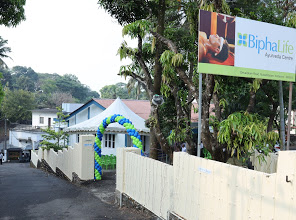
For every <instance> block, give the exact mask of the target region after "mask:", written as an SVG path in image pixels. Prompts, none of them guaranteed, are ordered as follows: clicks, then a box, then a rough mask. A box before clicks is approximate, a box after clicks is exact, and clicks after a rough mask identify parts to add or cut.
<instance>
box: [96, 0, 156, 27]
mask: <svg viewBox="0 0 296 220" xmlns="http://www.w3.org/2000/svg"><path fill="white" fill-rule="evenodd" d="M98 4H99V5H100V6H101V7H103V8H104V9H105V10H106V11H107V12H108V13H109V14H110V15H111V16H112V17H114V18H116V19H117V21H118V23H119V24H121V25H125V24H130V23H132V22H135V21H137V20H141V19H145V18H147V16H148V15H149V13H150V11H151V9H152V8H154V7H155V5H154V7H153V6H152V4H153V2H151V1H148V0H118V1H113V0H99V1H98Z"/></svg>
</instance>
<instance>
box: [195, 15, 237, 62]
mask: <svg viewBox="0 0 296 220" xmlns="http://www.w3.org/2000/svg"><path fill="white" fill-rule="evenodd" d="M234 44H235V17H232V16H228V15H223V14H219V13H216V12H208V11H202V10H201V11H200V27H199V41H198V58H199V62H201V63H212V64H220V65H228V66H234Z"/></svg>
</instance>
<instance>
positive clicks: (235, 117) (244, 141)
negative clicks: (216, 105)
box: [218, 112, 279, 162]
mask: <svg viewBox="0 0 296 220" xmlns="http://www.w3.org/2000/svg"><path fill="white" fill-rule="evenodd" d="M267 125H268V120H266V119H265V118H261V117H260V116H259V115H256V114H249V113H248V112H236V113H233V114H231V115H229V116H228V117H227V119H225V120H223V121H222V122H221V123H219V125H218V126H219V133H218V141H219V143H221V144H226V146H227V150H228V151H230V152H231V153H230V156H231V157H232V156H233V155H234V153H236V154H237V158H240V157H242V158H243V162H246V160H247V159H248V158H249V156H250V155H251V154H253V153H254V151H255V150H258V151H259V152H262V153H264V155H267V154H268V153H269V152H271V151H272V150H273V146H274V145H275V144H276V141H277V140H278V138H279V135H278V133H276V132H273V131H271V132H268V131H267Z"/></svg>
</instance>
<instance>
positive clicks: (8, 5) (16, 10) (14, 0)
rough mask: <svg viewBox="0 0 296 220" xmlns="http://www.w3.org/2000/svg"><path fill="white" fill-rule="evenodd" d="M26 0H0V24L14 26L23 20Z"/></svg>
mask: <svg viewBox="0 0 296 220" xmlns="http://www.w3.org/2000/svg"><path fill="white" fill-rule="evenodd" d="M25 4H26V0H0V25H5V26H7V27H11V26H16V25H18V24H19V23H20V22H21V21H23V20H25V19H26V17H25V10H24V6H25Z"/></svg>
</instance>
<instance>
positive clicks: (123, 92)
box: [100, 81, 146, 99]
mask: <svg viewBox="0 0 296 220" xmlns="http://www.w3.org/2000/svg"><path fill="white" fill-rule="evenodd" d="M136 82H137V81H136ZM134 84H135V82H133V85H134ZM128 85H130V84H128ZM128 85H127V84H125V83H121V82H120V83H116V84H115V85H107V86H104V87H103V88H102V89H101V90H100V92H101V97H102V98H103V99H116V98H117V97H119V98H121V99H145V98H146V96H145V91H144V92H143V91H140V92H139V91H138V90H139V89H140V88H137V87H136V88H135V87H134V86H131V85H130V87H129V88H128ZM140 90H141V89H140ZM143 93H144V94H143Z"/></svg>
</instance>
